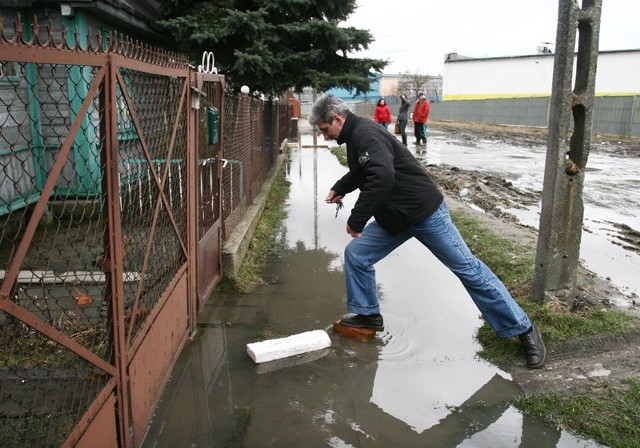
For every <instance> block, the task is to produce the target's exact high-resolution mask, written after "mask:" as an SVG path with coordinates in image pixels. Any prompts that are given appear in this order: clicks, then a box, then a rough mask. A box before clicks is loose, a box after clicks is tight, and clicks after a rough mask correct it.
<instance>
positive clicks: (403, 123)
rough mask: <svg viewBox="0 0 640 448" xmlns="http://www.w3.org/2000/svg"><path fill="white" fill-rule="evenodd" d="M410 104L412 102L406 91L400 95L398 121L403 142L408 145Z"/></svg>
mask: <svg viewBox="0 0 640 448" xmlns="http://www.w3.org/2000/svg"><path fill="white" fill-rule="evenodd" d="M409 106H411V102H410V101H409V98H407V95H405V94H404V93H403V94H402V95H400V109H399V110H398V123H400V135H401V136H402V144H403V145H405V146H407V123H408V121H409Z"/></svg>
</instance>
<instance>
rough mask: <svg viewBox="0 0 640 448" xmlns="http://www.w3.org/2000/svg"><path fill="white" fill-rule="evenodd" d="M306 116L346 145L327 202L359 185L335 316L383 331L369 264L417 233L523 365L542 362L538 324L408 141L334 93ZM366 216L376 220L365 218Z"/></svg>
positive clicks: (349, 323)
mask: <svg viewBox="0 0 640 448" xmlns="http://www.w3.org/2000/svg"><path fill="white" fill-rule="evenodd" d="M309 122H310V123H311V124H312V125H316V126H317V127H318V129H319V130H320V132H321V133H322V135H323V137H324V138H325V140H336V141H337V142H338V144H340V145H342V144H345V143H346V145H347V161H348V165H349V171H348V172H347V173H346V174H345V175H344V176H343V177H342V178H341V179H340V180H338V181H337V182H336V183H335V184H334V185H333V187H331V190H330V191H329V193H328V194H327V197H326V198H325V201H326V202H327V203H329V204H341V203H342V198H343V197H344V196H345V195H347V194H349V193H351V192H353V191H355V190H360V192H359V195H358V199H357V201H356V203H355V205H354V207H353V209H352V210H351V214H350V216H349V218H348V220H347V226H346V231H347V233H348V234H349V235H351V236H352V237H353V239H352V240H351V242H350V243H349V244H348V245H347V247H346V249H345V253H344V263H345V280H346V292H347V311H348V312H349V313H350V314H348V315H346V316H344V317H343V318H342V319H341V320H340V323H341V324H342V325H345V326H348V327H357V328H370V329H373V330H376V331H382V330H384V321H383V318H382V315H381V314H380V304H379V301H378V291H377V287H376V278H375V269H374V265H375V264H376V263H377V262H378V261H380V260H382V259H383V258H384V257H386V256H387V255H388V254H389V253H391V252H392V251H393V250H394V249H396V248H397V247H399V246H400V245H401V244H403V243H404V242H405V241H407V240H409V239H410V238H416V239H417V240H418V241H420V242H421V243H422V244H423V245H424V246H425V247H426V248H427V249H429V250H430V251H431V252H432V253H433V254H434V255H435V256H436V257H437V258H438V259H439V260H440V261H441V262H442V263H443V264H444V265H445V266H446V267H447V268H449V269H450V270H451V271H452V272H453V273H454V274H455V275H456V276H457V277H458V278H459V279H460V281H461V282H462V284H463V285H464V287H465V289H466V290H467V292H468V293H469V295H470V296H471V299H472V300H473V301H474V303H475V304H476V306H477V307H478V309H479V310H480V312H481V313H482V315H483V316H484V318H485V319H486V320H487V322H489V324H490V325H491V327H492V328H493V330H494V331H495V332H496V334H497V335H498V337H502V338H508V337H513V336H519V338H520V341H521V343H522V345H523V348H524V351H525V356H526V365H527V367H529V368H540V367H542V366H543V365H544V362H545V359H546V349H545V346H544V343H543V341H542V335H541V333H540V329H539V328H538V327H537V326H536V325H533V324H532V323H531V321H530V319H529V316H527V314H526V313H525V312H524V310H522V308H521V307H520V306H519V305H518V304H517V303H516V301H515V300H514V299H513V297H512V296H511V294H510V293H509V291H507V289H506V287H505V286H504V284H503V283H502V282H501V281H500V280H499V279H498V277H496V275H495V274H494V273H493V272H492V271H491V270H490V269H489V268H488V267H487V266H486V265H485V264H484V263H482V261H480V260H479V259H478V258H477V257H475V256H474V255H473V253H471V251H470V250H469V248H468V247H467V245H466V243H465V242H464V240H463V239H462V237H461V235H460V233H459V232H458V229H457V228H456V227H455V226H454V224H453V222H452V221H451V217H450V216H449V210H448V209H447V205H446V203H445V201H444V197H443V195H442V193H441V192H440V190H439V189H438V187H437V185H436V184H435V182H434V181H433V180H432V179H431V177H430V176H429V175H428V173H427V171H426V170H425V168H424V167H423V166H422V165H421V164H420V163H419V162H418V161H417V160H416V158H415V157H414V156H413V155H412V154H411V152H410V151H409V150H408V149H407V148H406V146H404V145H402V144H401V143H400V142H399V141H398V140H397V139H396V138H395V137H394V136H393V135H392V134H391V133H389V132H387V131H386V130H384V129H382V128H381V127H380V126H379V125H377V124H376V123H375V122H373V121H372V120H370V119H366V118H362V117H358V116H357V115H355V114H353V113H352V112H350V111H349V108H348V107H347V105H346V104H345V103H344V102H343V101H342V100H340V99H339V98H336V97H334V96H332V95H323V96H322V97H320V98H319V99H318V100H317V101H316V102H315V103H314V105H313V107H312V109H311V114H310V116H309ZM371 218H375V220H372V221H370V222H369V220H370V219H371Z"/></svg>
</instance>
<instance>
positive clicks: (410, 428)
mask: <svg viewBox="0 0 640 448" xmlns="http://www.w3.org/2000/svg"><path fill="white" fill-rule="evenodd" d="M309 138H310V137H309ZM303 144H305V140H303ZM287 168H288V176H289V180H290V181H291V194H290V198H289V202H288V212H289V215H288V218H287V220H286V230H285V232H286V234H285V235H284V237H285V239H286V242H287V246H288V251H287V252H286V254H285V255H284V256H283V258H282V259H281V260H280V261H279V263H278V265H277V266H274V267H273V268H274V270H275V275H276V276H275V278H278V279H279V280H278V281H277V282H276V283H275V284H272V285H264V286H260V287H258V288H257V289H256V290H255V291H253V292H252V293H251V294H244V295H240V294H228V295H224V296H216V297H214V299H212V300H211V301H210V303H209V304H208V305H207V306H206V307H205V308H206V310H205V311H204V312H203V314H202V315H201V316H200V319H199V320H200V325H199V333H198V335H197V336H196V338H195V339H194V341H193V342H192V343H190V344H188V345H187V347H186V348H185V351H184V352H183V354H182V356H181V358H180V360H179V362H178V364H177V365H176V368H175V369H174V371H173V373H172V375H171V379H170V381H169V384H168V386H167V388H166V390H165V393H164V394H163V397H162V399H161V403H160V405H159V406H158V409H157V412H156V414H155V416H154V418H153V422H152V425H151V427H150V430H149V433H148V436H147V438H146V439H145V442H144V445H143V446H145V447H172V448H173V447H210V446H225V447H227V446H232V447H289V446H291V447H425V446H438V447H478V446H492V447H513V446H537V447H538V446H539V447H597V446H599V445H597V444H595V443H593V442H590V441H585V440H581V439H579V438H576V437H574V436H573V435H572V434H570V433H568V432H567V431H563V430H559V429H557V428H555V427H550V426H547V425H545V424H543V423H541V422H539V421H537V420H533V419H531V418H528V417H525V416H523V415H522V414H520V413H519V412H518V411H517V410H515V409H514V408H513V407H511V406H509V404H508V402H509V401H510V400H511V399H512V398H513V397H514V396H515V395H518V394H520V393H521V390H520V389H519V387H518V386H517V385H515V384H514V383H513V382H512V381H511V378H510V376H509V375H508V374H507V373H506V372H503V371H501V370H500V369H498V368H497V367H495V366H493V365H491V364H489V363H487V362H485V361H483V360H481V359H479V358H477V356H476V352H477V351H478V349H479V348H480V347H479V344H478V343H477V342H476V341H475V339H474V334H475V332H476V330H477V328H478V326H479V325H480V323H481V322H480V318H479V312H478V311H477V309H476V308H475V306H474V305H473V303H472V302H471V299H470V298H469V297H468V295H467V294H466V292H465V291H464V289H463V288H462V286H461V285H460V284H459V282H458V281H457V279H456V278H455V277H454V276H453V275H452V274H451V273H449V272H448V271H446V269H445V268H443V267H442V266H441V265H440V264H439V262H437V260H435V258H434V257H433V256H432V255H431V254H430V253H429V252H427V251H426V250H425V249H424V248H423V247H422V246H421V245H420V244H419V243H416V242H415V241H409V242H407V243H406V244H404V245H403V246H401V247H400V248H399V249H398V250H397V251H395V252H393V253H392V254H390V255H389V256H388V257H387V258H386V259H384V260H383V261H381V262H380V263H379V264H378V266H377V273H378V277H377V281H378V283H379V287H380V291H381V308H382V312H383V314H384V318H385V331H384V332H380V333H378V335H377V337H376V339H375V340H374V341H372V342H370V343H360V342H356V341H353V340H350V339H348V338H345V337H342V336H340V335H336V334H334V333H333V332H331V331H330V330H329V329H330V327H331V325H332V322H333V321H334V320H335V319H337V318H339V317H340V316H341V315H342V314H344V313H345V312H346V311H345V310H346V307H345V291H344V279H343V273H342V251H343V249H344V246H345V245H346V244H347V243H348V241H349V239H350V237H349V235H347V233H346V231H345V225H346V217H347V214H348V210H350V209H351V207H352V206H353V202H352V201H354V199H355V195H353V194H352V195H348V196H347V197H346V198H345V209H344V210H342V211H341V212H340V213H339V214H338V217H337V218H336V217H335V207H334V206H329V205H327V204H325V203H324V197H325V196H326V193H327V192H328V190H329V188H330V187H331V185H332V184H333V182H334V181H335V180H336V179H337V178H338V177H339V176H341V174H342V173H344V172H345V168H344V167H342V166H341V165H340V164H339V163H338V162H337V160H336V159H335V157H334V156H333V155H331V153H330V152H329V151H328V150H327V149H326V148H307V147H301V148H299V149H298V150H294V151H293V152H292V154H291V159H290V164H289V165H288V167H287ZM265 324H266V325H267V327H268V328H269V329H270V330H271V331H272V336H270V337H281V336H287V335H291V334H297V333H301V332H304V331H309V330H315V329H327V330H329V334H330V336H331V340H332V346H331V348H329V349H327V350H323V351H321V352H320V353H318V354H310V355H309V356H307V357H306V358H302V359H300V358H295V359H293V358H292V359H290V360H288V361H275V362H273V363H268V364H262V365H255V364H254V363H253V361H251V359H250V358H249V356H248V355H247V354H246V351H245V348H246V344H247V343H250V342H253V341H254V338H255V336H256V334H257V332H258V331H259V329H260V327H261V326H263V325H265Z"/></svg>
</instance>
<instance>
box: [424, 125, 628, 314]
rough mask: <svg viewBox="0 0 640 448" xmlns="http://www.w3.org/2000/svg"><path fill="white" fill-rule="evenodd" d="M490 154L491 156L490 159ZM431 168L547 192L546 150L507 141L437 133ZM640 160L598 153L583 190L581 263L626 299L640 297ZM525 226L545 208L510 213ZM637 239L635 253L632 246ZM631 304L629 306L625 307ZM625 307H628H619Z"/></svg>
mask: <svg viewBox="0 0 640 448" xmlns="http://www.w3.org/2000/svg"><path fill="white" fill-rule="evenodd" d="M487 154H490V157H487ZM416 156H417V157H418V158H421V159H422V160H423V161H424V162H426V163H433V164H446V165H450V166H456V167H458V168H460V169H463V170H476V171H483V172H487V173H488V174H491V173H498V175H499V176H502V177H504V178H505V179H507V180H509V181H510V182H512V183H513V185H514V186H515V187H517V188H518V189H520V190H521V191H525V192H526V191H535V192H541V191H542V187H543V179H544V165H545V157H546V147H545V146H531V145H528V146H521V147H514V146H511V145H509V144H506V143H504V142H491V141H483V142H480V143H479V144H477V145H470V144H469V143H468V142H459V141H456V140H451V139H449V138H447V136H446V135H444V134H441V133H437V132H434V133H432V134H431V136H430V139H429V146H428V151H427V153H426V154H425V153H424V152H421V153H419V154H416ZM638 185H640V158H637V157H621V156H620V155H617V154H616V153H615V152H613V151H610V150H609V151H594V150H592V152H591V154H590V155H589V160H588V162H587V172H586V175H585V184H584V191H583V201H584V218H583V228H584V231H583V232H582V242H581V245H580V258H581V260H582V262H583V264H584V265H585V267H586V268H588V269H590V270H591V271H593V272H595V273H597V274H598V275H600V276H601V277H604V278H610V279H611V281H612V282H613V283H614V284H615V285H616V286H617V287H618V288H619V289H620V291H621V292H623V293H624V294H626V295H631V294H636V295H640V276H638V275H637V273H638V271H640V252H639V251H638V250H637V248H638V245H639V243H638V238H637V232H638V231H640V189H639V188H638ZM506 211H508V212H509V213H511V214H513V215H514V216H516V217H517V218H518V219H519V220H520V222H521V223H523V224H526V225H529V226H532V227H535V228H537V227H538V225H539V221H540V204H539V203H538V204H537V205H535V206H532V207H528V208H526V209H507V210H506ZM630 238H631V239H632V240H635V247H634V248H631V246H630V245H629V244H628V241H629V240H630ZM624 304H626V305H628V303H626V302H625V303H624ZM619 305H623V303H619Z"/></svg>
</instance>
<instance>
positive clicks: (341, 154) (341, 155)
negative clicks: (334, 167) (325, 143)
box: [331, 146, 348, 166]
mask: <svg viewBox="0 0 640 448" xmlns="http://www.w3.org/2000/svg"><path fill="white" fill-rule="evenodd" d="M331 154H333V155H334V156H336V157H337V159H338V162H340V164H341V165H344V166H348V163H347V148H346V147H345V148H343V147H342V146H334V147H333V148H331Z"/></svg>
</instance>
